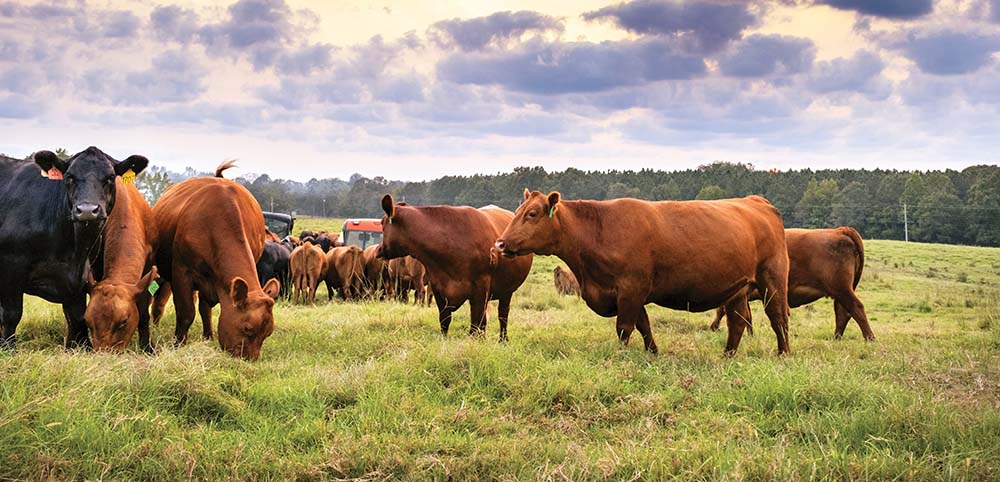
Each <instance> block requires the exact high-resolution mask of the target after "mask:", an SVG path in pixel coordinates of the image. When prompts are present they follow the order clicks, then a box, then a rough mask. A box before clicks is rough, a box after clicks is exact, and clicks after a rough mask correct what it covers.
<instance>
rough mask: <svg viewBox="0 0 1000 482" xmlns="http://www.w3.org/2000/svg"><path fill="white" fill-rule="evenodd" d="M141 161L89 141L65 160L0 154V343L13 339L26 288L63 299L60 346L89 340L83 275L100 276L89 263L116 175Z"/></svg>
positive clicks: (46, 154) (111, 203) (110, 206)
mask: <svg viewBox="0 0 1000 482" xmlns="http://www.w3.org/2000/svg"><path fill="white" fill-rule="evenodd" d="M147 164H149V160H147V159H146V158H145V157H142V156H129V157H128V158H127V159H125V160H124V161H121V162H118V161H116V160H115V159H113V158H112V157H111V156H109V155H107V154H105V153H104V152H101V150H100V149H98V148H96V147H89V148H87V149H86V150H84V151H82V152H79V153H77V154H75V155H73V156H72V157H70V158H69V159H66V160H63V159H60V158H59V157H58V156H56V155H55V154H53V153H52V152H50V151H39V152H36V153H35V154H34V155H32V156H31V159H29V160H18V159H11V158H8V157H0V267H2V268H0V346H13V345H14V343H15V340H16V337H15V331H16V330H17V325H18V323H20V321H21V314H22V310H23V306H24V295H25V294H28V295H33V296H38V297H41V298H43V299H45V300H46V301H49V302H52V303H60V304H62V305H63V314H64V315H65V317H66V324H67V332H66V339H65V345H66V347H67V348H75V347H90V346H91V341H90V336H89V333H88V328H87V322H86V317H85V316H84V313H85V312H86V309H87V293H86V288H87V280H86V278H87V276H86V275H85V273H86V271H87V270H88V269H91V268H92V269H93V270H94V272H95V274H96V275H97V277H100V276H101V275H102V274H103V273H102V271H103V266H100V265H98V264H97V263H96V261H97V260H98V256H99V251H100V249H101V246H102V240H103V238H102V233H103V230H104V227H105V224H106V222H107V217H108V215H109V214H111V213H113V212H114V207H115V198H116V194H117V193H116V190H115V178H116V177H117V176H121V175H122V174H125V173H127V172H128V171H132V172H133V173H136V174H138V173H139V172H142V170H143V169H145V168H146V165H147ZM39 170H41V171H42V173H43V174H42V175H39ZM92 264H93V266H91V265H92Z"/></svg>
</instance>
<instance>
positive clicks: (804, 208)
mask: <svg viewBox="0 0 1000 482" xmlns="http://www.w3.org/2000/svg"><path fill="white" fill-rule="evenodd" d="M839 192H840V189H838V188H837V181H834V180H833V179H824V180H822V181H817V180H816V178H812V179H810V180H809V184H807V185H806V191H805V192H804V193H802V199H800V200H799V203H798V205H796V206H795V213H796V216H797V218H798V219H799V221H800V222H801V223H802V227H805V228H825V227H829V226H831V225H832V224H834V223H833V217H832V213H833V201H834V199H835V198H836V196H837V194H838V193H839Z"/></svg>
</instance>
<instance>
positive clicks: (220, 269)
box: [153, 166, 280, 360]
mask: <svg viewBox="0 0 1000 482" xmlns="http://www.w3.org/2000/svg"><path fill="white" fill-rule="evenodd" d="M220 167H221V166H220ZM216 174H217V175H218V174H219V172H217V173H216ZM153 217H154V219H155V222H156V227H157V229H158V233H159V235H158V240H157V249H156V265H157V267H158V268H159V270H160V276H162V277H164V278H165V279H166V280H167V281H168V282H169V283H170V285H171V288H172V290H173V295H174V310H175V311H176V314H177V326H176V329H175V331H174V337H175V341H176V343H178V344H181V343H184V342H185V341H187V333H188V329H189V328H190V327H191V322H192V321H194V315H195V307H194V292H195V291H196V290H197V291H198V295H199V304H201V302H204V303H205V306H207V307H212V306H214V305H216V304H219V303H220V302H221V304H222V309H221V310H222V311H221V314H220V315H219V327H218V334H219V344H220V345H221V346H222V348H223V349H224V350H226V351H227V352H229V353H230V354H232V355H233V356H239V357H242V358H245V359H248V360H255V359H257V358H258V357H259V356H260V350H261V346H262V345H263V344H264V339H265V338H267V337H268V336H270V335H271V333H272V332H273V331H274V315H273V314H272V309H273V307H274V299H273V297H274V296H277V294H278V289H279V286H280V285H279V284H278V282H277V280H274V279H272V280H270V281H268V282H267V284H265V285H264V287H263V288H261V286H260V282H259V281H258V280H257V267H256V264H257V260H258V259H260V255H261V253H262V252H263V250H264V214H263V212H262V211H261V209H260V205H258V204H257V201H256V200H254V198H253V196H252V195H251V194H250V192H249V191H247V190H246V188H244V187H243V186H241V185H239V184H238V183H236V182H233V181H230V180H227V179H221V178H219V177H214V178H212V177H205V178H192V179H188V180H186V181H183V182H181V183H178V184H175V185H173V186H171V187H170V188H168V189H167V190H166V192H164V193H163V196H162V197H161V198H160V200H159V201H158V202H157V203H156V206H154V207H153ZM209 314H210V313H209ZM204 315H205V313H204V312H202V316H203V320H202V322H203V323H204V322H205V321H206V320H205V319H204ZM209 323H210V322H209Z"/></svg>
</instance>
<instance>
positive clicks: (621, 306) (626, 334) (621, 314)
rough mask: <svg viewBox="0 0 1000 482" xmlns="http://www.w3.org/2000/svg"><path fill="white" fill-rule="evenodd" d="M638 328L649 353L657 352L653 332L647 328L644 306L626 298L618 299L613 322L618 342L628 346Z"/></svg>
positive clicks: (647, 317) (639, 302)
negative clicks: (616, 315) (616, 314)
mask: <svg viewBox="0 0 1000 482" xmlns="http://www.w3.org/2000/svg"><path fill="white" fill-rule="evenodd" d="M636 328H638V329H639V334H641V335H642V341H643V344H645V346H646V350H648V351H649V352H650V353H656V352H657V351H658V349H657V347H656V341H654V340H653V330H652V328H651V327H650V326H649V315H648V314H647V313H646V306H645V305H644V304H643V302H642V301H636V300H632V299H629V298H626V297H619V298H618V319H617V320H616V322H615V331H617V333H618V341H620V342H621V344H622V346H628V340H629V338H631V337H632V332H633V331H634V330H635V329H636Z"/></svg>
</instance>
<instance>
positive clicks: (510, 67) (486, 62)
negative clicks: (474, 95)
mask: <svg viewBox="0 0 1000 482" xmlns="http://www.w3.org/2000/svg"><path fill="white" fill-rule="evenodd" d="M705 71H706V67H705V62H704V60H703V59H702V58H701V57H697V56H691V55H686V54H682V53H677V52H675V51H674V50H673V48H672V46H671V44H670V42H669V41H667V40H665V39H660V38H650V39H641V40H626V41H620V42H602V43H599V44H595V43H584V42H575V43H558V42H556V43H551V42H543V41H537V42H530V43H528V44H526V45H524V46H522V47H520V48H518V49H517V50H511V51H502V52H496V53H488V54H484V53H474V54H456V55H453V56H451V57H450V58H447V59H445V60H444V61H442V62H441V63H440V64H438V67H437V73H438V77H439V78H441V79H443V80H448V81H452V82H457V83H460V84H479V85H494V84H495V85H500V86H502V87H504V88H507V89H510V90H514V91H522V92H530V93H535V94H563V93H569V92H596V91H602V90H606V89H612V88H615V87H619V86H628V85H637V84H642V83H646V82H652V81H657V80H665V79H689V78H693V77H699V76H702V75H704V74H705Z"/></svg>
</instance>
